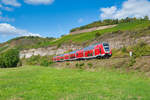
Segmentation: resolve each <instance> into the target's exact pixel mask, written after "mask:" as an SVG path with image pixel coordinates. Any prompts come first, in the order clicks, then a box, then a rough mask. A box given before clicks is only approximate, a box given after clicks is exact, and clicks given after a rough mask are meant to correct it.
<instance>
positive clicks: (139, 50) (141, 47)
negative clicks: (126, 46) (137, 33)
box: [133, 41, 150, 57]
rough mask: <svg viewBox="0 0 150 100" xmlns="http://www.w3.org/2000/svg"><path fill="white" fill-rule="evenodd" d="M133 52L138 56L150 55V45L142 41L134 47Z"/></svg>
mask: <svg viewBox="0 0 150 100" xmlns="http://www.w3.org/2000/svg"><path fill="white" fill-rule="evenodd" d="M133 53H134V55H135V56H136V57H140V56H144V55H150V46H149V45H148V44H146V43H145V42H142V41H141V42H139V43H138V44H137V45H136V46H134V47H133Z"/></svg>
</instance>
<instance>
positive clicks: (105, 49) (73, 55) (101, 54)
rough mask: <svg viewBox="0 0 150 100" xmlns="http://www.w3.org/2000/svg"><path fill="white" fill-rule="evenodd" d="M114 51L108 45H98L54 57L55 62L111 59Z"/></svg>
mask: <svg viewBox="0 0 150 100" xmlns="http://www.w3.org/2000/svg"><path fill="white" fill-rule="evenodd" d="M111 56H112V51H111V49H110V46H109V44H108V43H97V44H95V45H91V46H88V47H86V48H83V49H80V50H76V51H73V52H70V53H66V54H63V55H59V56H55V57H53V61H54V62H60V61H71V60H82V59H92V58H109V57H111Z"/></svg>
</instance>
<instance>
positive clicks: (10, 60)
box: [0, 49, 20, 68]
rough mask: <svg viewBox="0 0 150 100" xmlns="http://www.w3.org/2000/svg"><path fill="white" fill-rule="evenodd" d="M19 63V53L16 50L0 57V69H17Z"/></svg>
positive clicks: (11, 50) (10, 50)
mask: <svg viewBox="0 0 150 100" xmlns="http://www.w3.org/2000/svg"><path fill="white" fill-rule="evenodd" d="M19 61H20V60H19V51H18V50H17V49H9V50H7V51H6V52H4V53H2V54H1V55H0V67H1V68H11V67H17V64H18V62H19Z"/></svg>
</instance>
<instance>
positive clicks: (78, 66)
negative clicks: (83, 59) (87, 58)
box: [76, 63, 84, 69]
mask: <svg viewBox="0 0 150 100" xmlns="http://www.w3.org/2000/svg"><path fill="white" fill-rule="evenodd" d="M83 67H84V63H76V68H78V69H83Z"/></svg>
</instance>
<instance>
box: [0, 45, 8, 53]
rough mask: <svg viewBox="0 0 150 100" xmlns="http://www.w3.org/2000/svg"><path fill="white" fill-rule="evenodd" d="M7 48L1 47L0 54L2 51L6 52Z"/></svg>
mask: <svg viewBox="0 0 150 100" xmlns="http://www.w3.org/2000/svg"><path fill="white" fill-rule="evenodd" d="M8 47H9V46H8V45H6V46H3V47H0V53H1V52H2V51H4V50H6V49H7V48H8Z"/></svg>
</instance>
